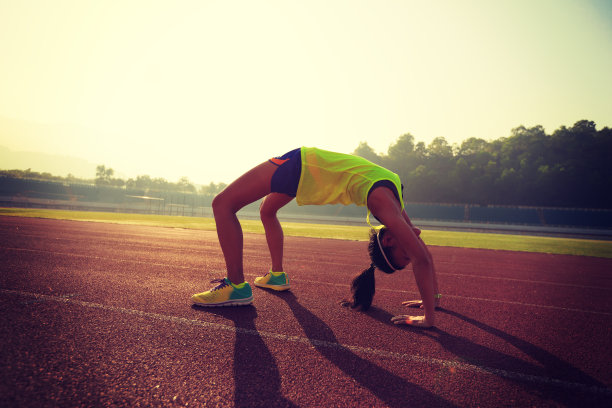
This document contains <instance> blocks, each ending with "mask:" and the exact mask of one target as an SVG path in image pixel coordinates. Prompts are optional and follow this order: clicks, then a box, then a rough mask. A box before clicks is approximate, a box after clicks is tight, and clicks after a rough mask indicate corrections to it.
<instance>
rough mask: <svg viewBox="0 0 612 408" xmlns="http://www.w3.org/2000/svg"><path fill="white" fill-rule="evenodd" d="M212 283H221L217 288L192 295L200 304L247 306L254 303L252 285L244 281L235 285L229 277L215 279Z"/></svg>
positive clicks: (197, 303)
mask: <svg viewBox="0 0 612 408" xmlns="http://www.w3.org/2000/svg"><path fill="white" fill-rule="evenodd" d="M211 283H219V285H218V286H216V287H215V288H213V289H211V290H208V291H206V292H202V293H197V294H195V295H193V296H192V297H191V300H192V301H193V303H195V304H196V305H198V306H246V305H250V304H251V303H253V291H252V290H251V285H249V284H248V283H247V282H243V283H241V284H240V285H234V284H233V283H232V282H230V281H229V279H227V278H222V279H215V280H213V281H211Z"/></svg>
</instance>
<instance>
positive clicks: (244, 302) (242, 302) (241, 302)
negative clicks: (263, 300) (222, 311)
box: [193, 296, 253, 307]
mask: <svg viewBox="0 0 612 408" xmlns="http://www.w3.org/2000/svg"><path fill="white" fill-rule="evenodd" d="M251 303H253V297H252V296H251V297H250V298H246V299H232V300H228V301H225V302H221V303H200V302H196V301H194V302H193V304H195V305H197V306H203V307H223V306H248V305H250V304H251Z"/></svg>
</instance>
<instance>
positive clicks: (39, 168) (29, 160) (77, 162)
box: [0, 146, 96, 179]
mask: <svg viewBox="0 0 612 408" xmlns="http://www.w3.org/2000/svg"><path fill="white" fill-rule="evenodd" d="M27 169H31V170H32V171H36V172H39V173H51V174H53V175H56V176H62V177H66V176H68V174H72V175H73V176H75V177H79V178H86V179H93V178H95V176H96V165H95V164H93V163H90V162H88V161H87V160H83V159H79V158H77V157H71V156H62V155H52V154H45V153H36V152H17V151H12V150H10V149H9V148H7V147H4V146H0V170H27Z"/></svg>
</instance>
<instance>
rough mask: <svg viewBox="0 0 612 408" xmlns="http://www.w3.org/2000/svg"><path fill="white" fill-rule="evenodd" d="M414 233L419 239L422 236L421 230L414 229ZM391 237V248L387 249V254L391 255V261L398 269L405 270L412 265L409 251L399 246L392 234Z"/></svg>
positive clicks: (389, 241)
mask: <svg viewBox="0 0 612 408" xmlns="http://www.w3.org/2000/svg"><path fill="white" fill-rule="evenodd" d="M412 231H414V233H415V235H416V236H417V237H418V236H420V235H421V230H420V229H418V228H416V227H413V228H412ZM388 236H389V240H388V243H389V246H388V247H387V248H386V250H385V252H386V253H387V256H389V255H390V259H389V260H390V261H391V263H392V264H393V266H395V267H396V268H397V269H404V268H405V267H406V266H408V264H409V263H410V261H411V259H410V255H408V251H407V249H406V248H405V247H403V246H401V245H398V243H397V241H396V240H395V239H393V237H392V236H391V234H388Z"/></svg>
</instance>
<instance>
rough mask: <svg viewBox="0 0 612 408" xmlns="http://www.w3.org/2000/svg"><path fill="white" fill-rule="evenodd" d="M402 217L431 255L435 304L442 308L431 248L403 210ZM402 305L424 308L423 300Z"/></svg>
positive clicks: (408, 301)
mask: <svg viewBox="0 0 612 408" xmlns="http://www.w3.org/2000/svg"><path fill="white" fill-rule="evenodd" d="M402 217H403V218H404V219H405V220H406V222H407V223H408V225H410V226H411V227H412V230H413V231H414V232H415V234H416V236H417V237H418V238H419V241H420V242H421V245H423V247H424V248H425V250H426V251H427V255H429V259H430V261H431V264H432V270H433V283H434V295H435V296H436V297H434V303H435V304H436V307H438V306H440V288H439V287H438V276H437V275H436V267H435V264H434V261H433V256H432V255H431V252H429V248H428V247H427V245H426V244H425V242H423V239H421V230H420V229H419V228H417V227H415V226H414V225H413V224H412V221H410V218H408V214H406V211H405V210H402ZM402 304H404V305H405V306H408V307H411V306H421V308H422V307H423V301H421V300H407V301H406V302H402Z"/></svg>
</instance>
